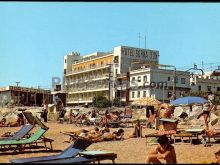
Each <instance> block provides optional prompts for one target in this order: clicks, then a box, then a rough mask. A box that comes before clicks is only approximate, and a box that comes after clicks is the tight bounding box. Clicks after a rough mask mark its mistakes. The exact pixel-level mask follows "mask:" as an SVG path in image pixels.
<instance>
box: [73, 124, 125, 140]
mask: <svg viewBox="0 0 220 165" xmlns="http://www.w3.org/2000/svg"><path fill="white" fill-rule="evenodd" d="M69 133H71V134H73V136H70V139H69V142H71V141H74V140H76V139H77V137H82V138H87V139H89V140H91V141H93V142H101V141H110V140H122V139H123V135H124V130H123V129H119V130H117V131H114V132H112V133H111V132H110V129H109V128H108V127H105V128H104V129H102V130H99V129H98V128H97V127H95V128H94V129H92V130H85V129H82V130H79V131H74V132H69ZM74 135H75V136H74Z"/></svg>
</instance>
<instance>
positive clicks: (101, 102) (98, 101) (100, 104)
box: [92, 95, 110, 108]
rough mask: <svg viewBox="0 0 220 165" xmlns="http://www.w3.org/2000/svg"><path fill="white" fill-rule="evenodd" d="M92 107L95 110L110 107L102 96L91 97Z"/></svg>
mask: <svg viewBox="0 0 220 165" xmlns="http://www.w3.org/2000/svg"><path fill="white" fill-rule="evenodd" d="M92 102H93V106H94V107H96V108H106V107H108V106H109V105H110V102H109V100H108V99H107V98H106V97H104V96H101V95H99V96H95V97H93V101H92Z"/></svg>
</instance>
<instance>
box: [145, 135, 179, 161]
mask: <svg viewBox="0 0 220 165" xmlns="http://www.w3.org/2000/svg"><path fill="white" fill-rule="evenodd" d="M157 142H158V143H159V144H158V145H157V146H156V148H154V149H153V150H151V151H150V152H149V153H148V156H147V160H146V163H147V164H151V163H153V164H161V163H162V162H161V161H160V160H159V159H163V160H165V161H166V164H177V161H176V153H175V149H174V147H173V146H172V145H171V144H170V143H169V140H168V138H167V137H166V135H163V136H161V137H159V138H158V140H157Z"/></svg>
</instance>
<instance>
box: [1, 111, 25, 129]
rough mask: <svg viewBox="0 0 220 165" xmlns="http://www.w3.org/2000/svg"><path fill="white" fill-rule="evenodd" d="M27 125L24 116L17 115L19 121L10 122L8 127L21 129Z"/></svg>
mask: <svg viewBox="0 0 220 165" xmlns="http://www.w3.org/2000/svg"><path fill="white" fill-rule="evenodd" d="M24 124H25V120H24V115H23V114H22V113H19V114H18V115H17V120H16V121H14V122H8V123H7V124H5V125H6V127H20V126H22V125H24Z"/></svg>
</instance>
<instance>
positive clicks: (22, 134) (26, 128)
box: [0, 124, 34, 140]
mask: <svg viewBox="0 0 220 165" xmlns="http://www.w3.org/2000/svg"><path fill="white" fill-rule="evenodd" d="M33 128H34V125H32V124H25V125H23V126H22V127H21V129H20V130H18V131H17V132H15V134H12V135H11V133H10V135H9V136H6V137H0V140H18V139H21V138H23V137H25V136H26V135H28V133H29V132H30V131H31V130H32V129H33Z"/></svg>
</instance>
